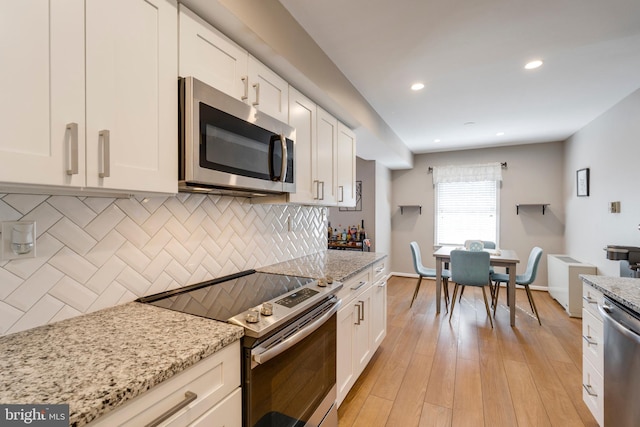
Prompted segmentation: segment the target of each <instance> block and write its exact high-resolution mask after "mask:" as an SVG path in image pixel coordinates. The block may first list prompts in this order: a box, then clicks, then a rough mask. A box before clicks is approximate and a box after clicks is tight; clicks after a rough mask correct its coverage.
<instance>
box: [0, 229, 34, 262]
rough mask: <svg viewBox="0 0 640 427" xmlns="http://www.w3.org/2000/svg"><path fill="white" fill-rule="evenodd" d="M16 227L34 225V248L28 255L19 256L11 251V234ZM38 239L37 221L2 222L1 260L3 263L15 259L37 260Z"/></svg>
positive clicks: (0, 237)
mask: <svg viewBox="0 0 640 427" xmlns="http://www.w3.org/2000/svg"><path fill="white" fill-rule="evenodd" d="M16 225H32V226H33V248H32V249H31V251H29V252H28V253H26V254H17V253H15V252H14V251H13V250H11V234H12V230H13V227H15V226H16ZM37 238H38V235H37V231H36V222H35V221H4V222H2V235H1V236H0V239H1V240H2V242H1V243H2V244H1V245H0V259H2V261H10V260H13V259H23V258H35V257H36V240H37Z"/></svg>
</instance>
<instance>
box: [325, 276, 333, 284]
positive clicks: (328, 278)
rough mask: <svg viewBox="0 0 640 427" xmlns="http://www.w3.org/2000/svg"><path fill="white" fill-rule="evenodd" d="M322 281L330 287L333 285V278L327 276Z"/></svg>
mask: <svg viewBox="0 0 640 427" xmlns="http://www.w3.org/2000/svg"><path fill="white" fill-rule="evenodd" d="M324 279H325V280H326V281H327V283H328V284H330V285H331V284H333V277H331V276H327V277H325V278H324Z"/></svg>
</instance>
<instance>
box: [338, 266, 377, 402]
mask: <svg viewBox="0 0 640 427" xmlns="http://www.w3.org/2000/svg"><path fill="white" fill-rule="evenodd" d="M380 266H381V264H380V262H378V263H376V264H374V266H373V267H370V268H367V269H366V270H365V271H363V272H361V273H360V274H358V275H356V276H355V277H354V278H352V279H350V280H348V281H346V282H344V286H343V288H342V289H341V290H340V292H339V293H338V296H339V297H340V299H342V307H341V308H340V310H338V319H337V320H338V324H337V329H338V330H337V366H336V371H337V372H336V383H337V388H338V406H339V405H340V404H341V403H342V401H343V400H344V398H345V397H346V396H347V394H348V393H349V390H351V387H353V385H354V384H355V382H356V380H357V379H358V377H359V376H360V374H361V373H362V371H363V370H364V368H365V367H366V366H367V364H368V363H369V361H370V360H371V357H373V354H374V353H375V351H376V350H377V348H378V347H379V346H380V343H381V342H382V340H383V339H384V337H385V335H386V317H387V288H386V274H385V273H384V271H385V270H384V264H382V269H381V270H380V271H379V272H378V273H376V271H378V270H379V269H380ZM381 273H382V274H381Z"/></svg>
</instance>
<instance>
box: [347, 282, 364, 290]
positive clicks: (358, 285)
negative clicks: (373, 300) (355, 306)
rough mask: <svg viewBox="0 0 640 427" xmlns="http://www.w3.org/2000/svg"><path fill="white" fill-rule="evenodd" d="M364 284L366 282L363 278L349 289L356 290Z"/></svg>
mask: <svg viewBox="0 0 640 427" xmlns="http://www.w3.org/2000/svg"><path fill="white" fill-rule="evenodd" d="M366 284H367V282H366V281H364V280H363V281H361V282H360V283H358V284H357V285H356V286H352V287H351V290H352V291H357V290H358V289H360V288H361V287H363V286H364V285H366Z"/></svg>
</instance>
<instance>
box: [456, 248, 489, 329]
mask: <svg viewBox="0 0 640 427" xmlns="http://www.w3.org/2000/svg"><path fill="white" fill-rule="evenodd" d="M489 258H490V256H489V252H485V251H466V250H459V249H456V250H453V251H451V280H452V281H453V282H455V284H456V286H455V288H453V297H452V298H451V312H450V313H449V320H451V315H452V314H453V308H454V307H455V305H456V294H457V293H458V288H459V287H460V286H462V289H464V287H465V286H478V287H481V288H482V296H483V297H484V306H485V308H486V309H487V317H488V318H489V323H491V328H493V319H492V318H491V312H490V311H489V303H488V301H487V293H486V292H485V289H484V288H485V286H489V282H490V278H491V275H490V265H489V263H490V260H489ZM494 312H495V309H494Z"/></svg>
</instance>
